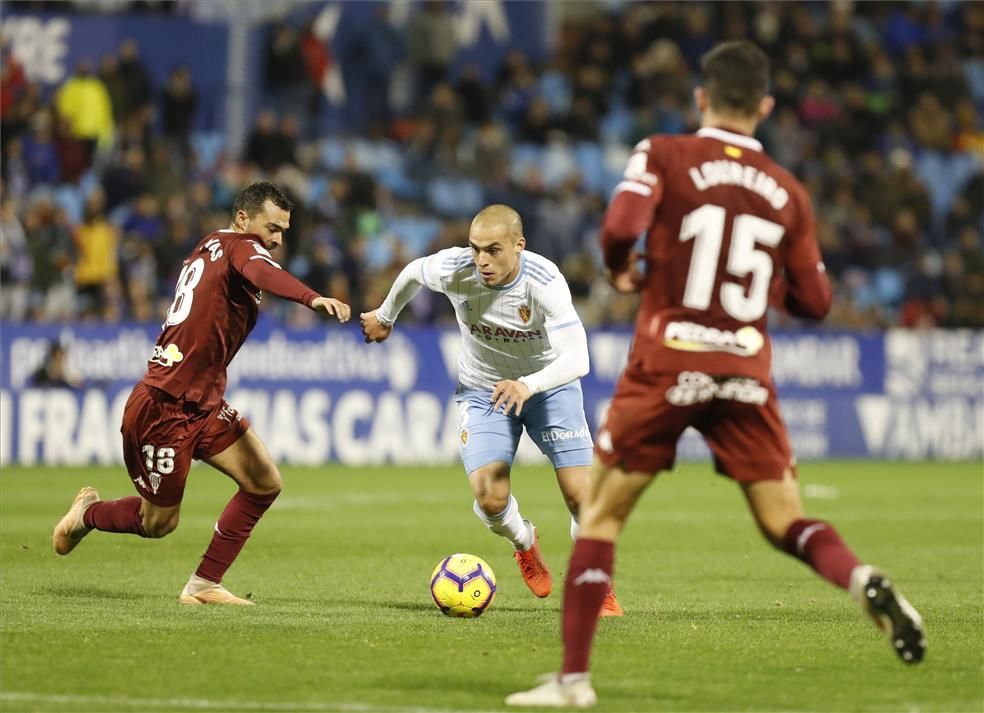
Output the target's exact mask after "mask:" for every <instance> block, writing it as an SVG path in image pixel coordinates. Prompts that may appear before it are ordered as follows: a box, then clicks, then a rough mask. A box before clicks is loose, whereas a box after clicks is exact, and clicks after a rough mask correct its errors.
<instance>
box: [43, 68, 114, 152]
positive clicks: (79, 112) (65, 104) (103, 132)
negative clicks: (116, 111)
mask: <svg viewBox="0 0 984 713" xmlns="http://www.w3.org/2000/svg"><path fill="white" fill-rule="evenodd" d="M55 107H56V109H57V110H58V115H59V116H60V117H61V118H62V119H66V120H68V122H69V126H70V127H71V132H72V136H73V137H74V138H76V139H78V140H79V141H81V142H82V145H83V146H84V147H85V150H86V154H87V158H88V161H87V164H88V165H91V164H92V159H93V157H94V155H95V151H96V147H97V146H98V147H99V149H100V150H103V151H108V150H109V149H110V148H111V147H112V145H113V129H114V124H113V107H112V104H111V103H110V100H109V92H108V91H106V85H104V84H103V83H102V80H100V79H99V78H98V77H96V76H94V75H93V73H92V65H91V64H90V63H89V62H88V61H86V60H83V61H81V62H79V63H78V64H77V65H76V66H75V74H73V75H72V76H71V77H69V78H68V79H67V80H66V81H65V82H64V84H62V85H61V87H59V88H58V91H57V93H56V94H55Z"/></svg>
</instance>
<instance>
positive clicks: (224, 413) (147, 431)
mask: <svg viewBox="0 0 984 713" xmlns="http://www.w3.org/2000/svg"><path fill="white" fill-rule="evenodd" d="M247 430H249V420H248V419H246V418H243V417H242V416H241V415H240V414H239V413H238V412H237V411H236V409H234V408H232V406H230V405H229V404H228V403H226V402H225V401H223V402H222V403H220V404H219V405H218V406H216V407H215V408H214V409H212V410H211V411H204V410H201V409H199V408H198V407H197V406H196V405H195V404H192V403H189V402H186V401H182V400H179V399H175V398H174V397H172V396H170V395H169V394H167V393H165V392H164V391H161V390H160V389H157V388H155V387H153V386H148V385H147V384H145V383H143V382H140V383H139V384H137V385H136V386H135V387H134V388H133V393H131V394H130V398H129V399H127V402H126V408H124V409H123V425H122V426H121V427H120V432H121V433H122V434H123V461H124V462H125V463H126V468H127V471H128V472H129V474H130V479H131V480H132V481H133V485H134V487H136V489H137V492H138V493H140V495H141V496H142V497H144V498H146V499H147V500H149V501H150V502H152V503H153V504H154V505H158V506H160V507H172V506H174V505H177V504H178V503H180V502H181V497H182V495H183V494H184V487H185V481H186V480H187V479H188V471H189V469H190V468H191V461H192V460H201V459H203V458H210V457H211V456H214V455H216V454H218V453H221V452H222V451H224V450H225V449H226V448H228V447H229V446H231V445H232V444H233V443H235V442H236V441H238V440H239V438H240V437H241V436H242V435H243V434H244V433H246V431H247Z"/></svg>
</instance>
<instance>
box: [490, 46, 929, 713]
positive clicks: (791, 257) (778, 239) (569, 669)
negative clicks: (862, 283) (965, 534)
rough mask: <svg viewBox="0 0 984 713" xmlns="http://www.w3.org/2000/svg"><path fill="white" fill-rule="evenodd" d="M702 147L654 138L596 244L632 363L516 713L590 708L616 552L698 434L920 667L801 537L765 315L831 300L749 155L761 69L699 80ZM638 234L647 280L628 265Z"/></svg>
mask: <svg viewBox="0 0 984 713" xmlns="http://www.w3.org/2000/svg"><path fill="white" fill-rule="evenodd" d="M701 68H702V70H703V75H704V86H703V87H698V88H697V89H696V90H695V93H694V96H695V99H696V101H697V107H698V109H699V110H700V112H701V115H702V116H701V129H700V130H699V131H698V132H697V133H696V134H695V135H691V136H659V135H654V136H650V137H649V138H648V139H645V140H644V141H642V142H640V143H639V144H638V145H637V146H636V147H635V150H634V151H633V153H632V155H631V157H630V158H629V161H628V166H627V169H626V171H625V176H624V180H623V181H622V182H621V183H620V184H619V185H618V186H617V188H616V189H615V194H614V196H613V198H612V200H611V202H610V204H609V206H608V210H607V212H606V215H605V220H604V224H603V226H602V237H601V240H602V249H603V252H604V258H605V265H606V267H607V269H608V275H609V279H610V280H611V282H612V284H613V285H614V286H615V288H616V289H618V290H619V291H621V292H634V291H641V292H642V305H641V308H640V310H639V313H638V316H637V319H636V325H635V335H634V339H633V342H632V349H631V353H630V354H629V360H628V364H627V366H626V369H625V371H624V373H623V374H622V376H621V378H620V379H619V381H618V384H617V386H616V389H615V394H614V398H613V400H612V403H611V407H610V410H609V412H608V416H607V419H606V422H605V423H604V424H603V425H602V427H601V429H600V430H599V433H598V436H597V438H596V439H595V463H594V469H593V473H592V476H593V477H592V486H591V491H590V494H589V495H588V498H587V501H586V502H585V503H584V505H583V506H582V514H581V532H580V535H579V537H578V540H577V542H576V544H575V546H574V551H573V553H572V555H571V561H570V565H569V567H568V570H567V579H566V583H565V589H564V606H563V641H564V660H563V668H562V669H561V672H560V674H558V675H556V676H551V677H550V678H549V679H548V680H547V681H546V682H545V683H544V684H543V685H541V686H538V687H537V688H534V689H532V690H530V691H525V692H522V693H516V694H513V695H511V696H509V697H508V698H507V699H506V702H507V703H508V704H510V705H520V706H550V707H565V706H569V707H589V706H591V705H594V703H595V701H596V696H595V692H594V690H593V689H592V687H591V681H590V673H589V672H588V658H589V654H590V648H591V642H592V639H593V638H594V633H595V628H596V624H597V619H598V611H599V609H600V607H601V601H602V598H603V597H604V596H605V592H606V591H607V588H608V583H609V581H610V580H611V577H612V572H613V564H614V553H615V540H616V539H617V537H618V534H619V533H620V532H621V530H622V528H623V526H624V525H625V521H626V519H627V518H628V516H629V513H630V512H631V511H632V509H633V508H634V507H635V504H636V502H637V500H638V498H639V496H640V495H641V494H642V492H643V490H645V488H646V486H648V485H649V483H650V482H651V481H652V479H653V477H654V475H655V474H657V473H659V472H660V471H662V470H667V469H669V468H671V467H672V466H673V463H674V460H675V456H676V444H677V441H678V439H679V438H680V436H681V435H682V434H683V431H684V429H686V428H687V427H688V426H692V427H694V428H696V429H697V430H698V431H699V432H700V433H701V434H702V435H703V437H704V439H705V441H706V442H707V444H708V446H709V447H710V449H711V451H712V453H713V455H714V463H715V468H716V470H717V472H718V473H720V474H722V475H724V476H726V477H729V478H731V479H732V480H735V481H736V482H737V483H738V484H739V485H740V486H741V488H742V490H743V491H744V494H745V498H746V500H747V502H748V504H749V507H750V508H751V511H752V514H753V516H754V517H755V520H756V522H757V524H758V526H759V528H760V529H761V531H762V534H763V535H764V536H765V537H766V539H767V540H768V541H769V542H770V543H771V544H773V545H774V546H775V547H777V548H779V549H781V550H783V551H784V552H786V553H788V554H790V555H792V556H794V557H797V558H799V559H800V560H802V561H803V562H805V563H806V564H807V565H809V566H810V567H812V568H813V569H814V570H815V571H816V572H817V574H819V575H820V576H821V577H823V578H825V579H827V580H828V581H830V582H831V583H833V584H835V585H836V586H838V587H841V588H842V589H846V590H848V591H849V592H850V593H851V594H852V595H853V596H854V597H855V599H856V600H857V601H858V603H859V604H860V605H861V607H862V608H863V609H864V610H865V611H866V612H867V613H868V614H870V615H871V616H872V618H873V619H874V620H875V622H876V623H877V624H878V625H879V626H880V627H881V628H882V629H883V630H884V631H885V632H886V633H887V634H888V635H889V637H890V640H891V642H892V644H893V648H894V649H895V650H896V652H897V653H898V655H899V656H900V657H901V658H902V660H903V661H905V662H907V663H916V662H918V661H920V660H921V659H922V657H923V654H924V651H925V646H926V641H925V638H924V636H923V631H922V621H921V619H920V617H919V614H918V613H917V612H916V611H915V610H914V609H913V608H912V606H911V605H909V604H908V602H906V601H905V599H904V598H903V597H902V596H901V594H899V592H898V591H897V590H896V589H895V588H894V586H893V585H892V583H891V581H890V580H889V579H888V578H887V577H886V576H885V575H884V574H883V573H881V572H879V571H878V570H876V569H875V568H873V567H871V566H870V565H865V564H862V563H861V562H860V561H859V560H858V559H857V557H855V555H854V553H853V552H852V551H851V550H850V549H849V548H848V546H847V545H846V544H845V543H844V541H843V540H842V539H841V538H840V536H839V535H838V534H837V531H836V530H835V529H834V527H833V526H832V525H830V524H829V523H827V522H824V521H822V520H814V519H808V518H807V517H806V515H805V514H804V512H803V507H802V504H801V502H800V495H799V487H798V484H797V480H796V470H795V460H794V458H793V454H792V450H791V448H790V445H789V439H788V437H787V433H786V428H785V425H784V423H783V421H782V417H781V416H780V413H779V408H778V404H777V402H776V392H775V387H774V385H773V382H772V379H771V376H770V362H771V348H770V344H769V337H768V335H767V334H766V332H765V328H766V310H767V307H768V306H769V302H770V298H771V300H772V302H773V304H774V305H775V306H777V307H780V308H783V309H785V310H786V311H788V312H789V313H791V314H794V315H797V316H800V317H806V318H811V319H822V318H823V317H824V316H825V315H826V314H827V311H828V310H829V308H830V302H831V289H830V283H829V281H828V279H827V276H826V274H825V273H824V266H823V262H822V261H821V257H820V251H819V249H818V247H817V241H816V236H815V232H814V230H815V226H814V219H813V213H812V209H811V206H810V198H809V196H808V195H807V193H806V190H805V189H804V188H803V186H802V185H801V184H800V183H799V182H798V181H797V180H796V179H795V178H794V177H793V176H792V175H790V174H789V173H788V172H787V171H785V170H783V169H782V168H781V167H779V166H778V165H777V164H776V163H774V162H773V161H772V160H771V159H770V158H769V157H768V156H766V155H765V154H764V153H763V152H762V146H761V145H760V144H759V142H758V141H756V140H755V139H753V138H752V135H753V134H754V132H755V128H756V126H757V124H758V123H759V122H760V121H762V120H763V119H765V118H766V117H767V116H768V115H769V112H770V111H771V110H772V107H773V99H772V97H770V96H768V78H769V61H768V59H767V57H766V56H765V54H764V53H763V52H762V51H761V50H760V49H759V48H758V47H756V46H755V45H754V44H752V43H750V42H747V41H737V42H728V43H725V44H722V45H719V46H718V47H716V48H714V49H713V50H711V51H710V52H709V53H708V54H707V55H706V56H705V57H704V58H703V61H702V63H701ZM643 232H645V233H646V254H645V256H644V258H645V266H646V269H645V270H644V271H643V270H640V269H639V266H638V259H637V258H639V257H642V256H638V255H636V254H635V253H634V252H633V246H634V244H635V242H636V240H637V238H638V236H639V235H640V234H641V233H643Z"/></svg>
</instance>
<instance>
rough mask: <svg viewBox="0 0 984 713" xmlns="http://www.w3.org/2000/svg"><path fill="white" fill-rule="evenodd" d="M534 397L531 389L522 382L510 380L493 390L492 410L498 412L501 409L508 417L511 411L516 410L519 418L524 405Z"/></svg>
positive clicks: (502, 382)
mask: <svg viewBox="0 0 984 713" xmlns="http://www.w3.org/2000/svg"><path fill="white" fill-rule="evenodd" d="M532 395H533V392H532V391H530V387H529V386H527V385H526V384H524V383H523V382H522V381H511V380H509V379H506V380H504V381H500V382H498V383H497V384H496V385H495V386H494V387H493V388H492V410H493V411H498V410H499V408H502V412H503V413H504V414H506V415H507V416H508V415H509V411H510V410H511V409H515V411H516V415H517V416H518V415H519V414H520V413H521V412H522V410H523V404H525V403H526V402H527V401H528V400H529V398H530V397H531V396H532Z"/></svg>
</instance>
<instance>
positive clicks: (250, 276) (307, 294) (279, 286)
mask: <svg viewBox="0 0 984 713" xmlns="http://www.w3.org/2000/svg"><path fill="white" fill-rule="evenodd" d="M232 251H233V255H232V264H233V267H234V269H235V270H237V271H238V272H239V274H240V275H242V276H243V277H245V278H246V279H247V280H249V281H250V282H251V283H252V284H253V285H255V286H256V287H258V288H260V289H261V290H263V291H264V292H269V293H270V294H271V295H276V296H277V297H282V298H284V299H286V300H291V301H292V302H297V303H298V304H302V305H304V306H305V307H309V308H310V309H313V310H314V311H315V312H320V313H321V314H325V315H334V316H335V317H337V318H338V321H339V322H347V321H348V320H349V317H350V316H351V315H352V308H351V307H349V306H348V305H347V304H345V303H344V302H342V301H341V300H336V299H334V298H333V297H322V296H321V295H319V294H318V293H317V292H315V291H314V290H312V289H311V288H310V287H308V286H307V285H305V284H304V283H303V282H301V281H300V280H298V279H297V278H296V277H294V276H293V275H291V274H290V273H289V272H287V271H286V270H284V269H283V268H282V267H280V265H279V264H278V263H277V262H275V261H274V259H273V258H272V257H271V256H270V253H269V251H267V249H266V248H264V247H263V246H262V245H260V244H259V243H257V242H256V241H254V240H240V241H237V242H236V243H235V244H234V245H233V247H232Z"/></svg>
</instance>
